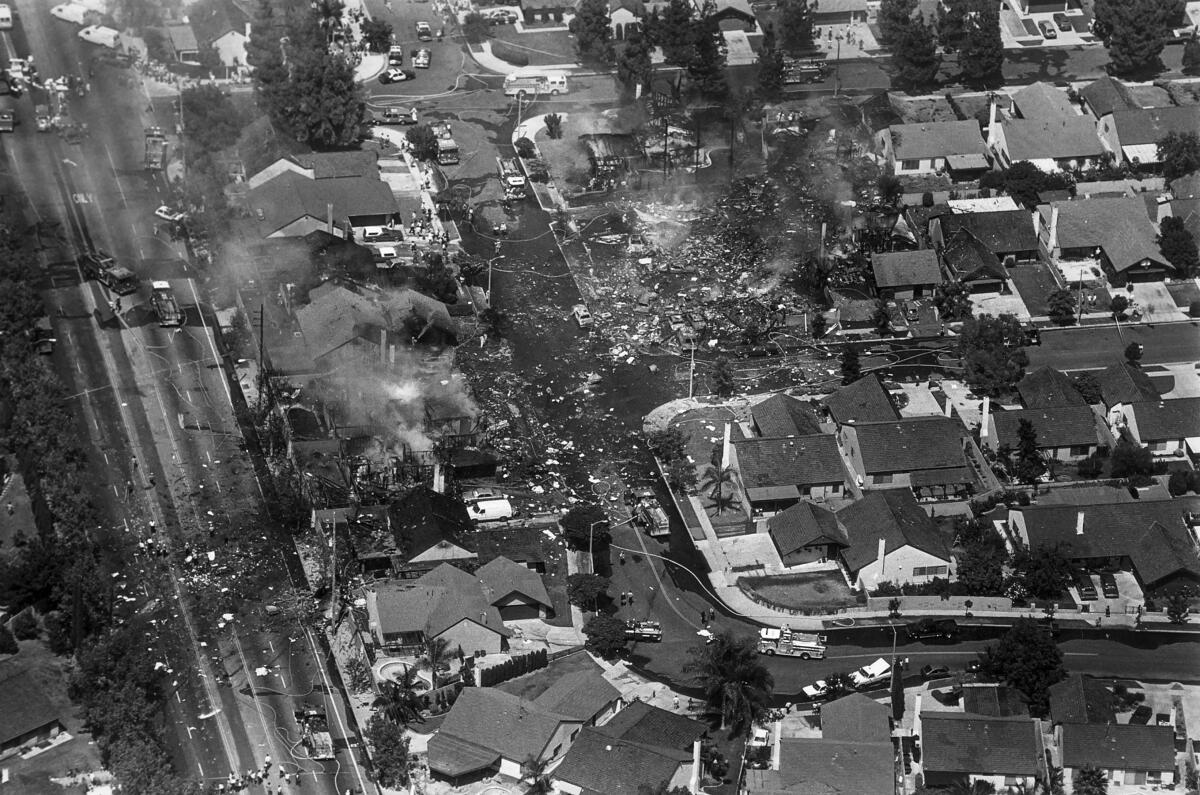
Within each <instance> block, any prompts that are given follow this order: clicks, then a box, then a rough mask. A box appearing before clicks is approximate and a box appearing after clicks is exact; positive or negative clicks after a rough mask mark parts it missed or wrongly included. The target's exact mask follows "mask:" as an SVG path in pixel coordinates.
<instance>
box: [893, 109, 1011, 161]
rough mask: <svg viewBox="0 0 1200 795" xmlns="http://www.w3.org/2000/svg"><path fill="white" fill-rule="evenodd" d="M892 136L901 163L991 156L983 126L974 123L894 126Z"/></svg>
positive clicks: (956, 122) (971, 121) (948, 122)
mask: <svg viewBox="0 0 1200 795" xmlns="http://www.w3.org/2000/svg"><path fill="white" fill-rule="evenodd" d="M888 135H890V136H891V138H892V151H893V152H894V153H895V155H896V159H897V160H927V159H932V158H935V157H947V156H949V155H974V154H979V155H982V154H985V153H986V152H987V144H986V143H985V142H984V140H983V134H982V133H981V132H980V129H979V122H977V121H975V120H974V119H968V120H967V121H934V122H924V123H922V124H893V125H892V126H891V127H889V128H888Z"/></svg>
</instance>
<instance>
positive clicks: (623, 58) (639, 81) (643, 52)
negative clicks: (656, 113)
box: [617, 28, 653, 98]
mask: <svg viewBox="0 0 1200 795" xmlns="http://www.w3.org/2000/svg"><path fill="white" fill-rule="evenodd" d="M652 49H653V47H652V46H651V44H650V40H649V39H648V38H646V37H645V36H643V35H642V32H641V31H640V30H638V29H637V28H634V29H633V30H631V31H630V32H629V33H627V34H626V35H625V46H623V47H622V48H621V52H620V54H619V55H618V56H617V82H619V83H620V84H621V88H622V89H623V90H624V92H625V93H626V95H627V96H629V97H631V98H632V97H633V96H634V95H636V94H637V90H638V87H639V86H640V87H641V88H642V90H643V91H644V90H645V89H646V87H647V86H648V85H649V83H650V75H651V71H652V69H653V65H652V64H651V62H650V52H651V50H652Z"/></svg>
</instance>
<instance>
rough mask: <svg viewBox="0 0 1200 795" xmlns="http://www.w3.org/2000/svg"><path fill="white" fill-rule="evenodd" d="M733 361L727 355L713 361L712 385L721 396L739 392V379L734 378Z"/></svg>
mask: <svg viewBox="0 0 1200 795" xmlns="http://www.w3.org/2000/svg"><path fill="white" fill-rule="evenodd" d="M734 376H735V373H734V370H733V362H731V361H729V359H728V358H727V357H725V356H722V357H721V358H719V359H717V360H716V361H715V362H713V370H712V387H713V391H714V392H716V393H717V394H718V395H719V396H720V397H729V396H730V395H732V394H733V393H735V392H737V381H736V380H735V379H734Z"/></svg>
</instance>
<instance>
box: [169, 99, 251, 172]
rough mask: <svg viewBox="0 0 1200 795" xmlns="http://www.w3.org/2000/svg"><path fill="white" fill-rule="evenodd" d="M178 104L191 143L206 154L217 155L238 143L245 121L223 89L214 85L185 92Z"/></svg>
mask: <svg viewBox="0 0 1200 795" xmlns="http://www.w3.org/2000/svg"><path fill="white" fill-rule="evenodd" d="M179 102H180V104H181V106H182V108H183V127H184V129H185V130H186V131H187V138H188V141H190V142H192V143H194V144H196V145H197V146H199V147H200V148H201V149H203V150H204V151H206V152H218V151H220V150H222V149H226V148H228V147H230V146H233V145H234V144H235V143H237V140H238V138H239V137H240V136H241V133H242V126H243V121H244V119H243V117H242V114H241V113H239V112H238V109H237V108H236V107H235V106H234V104H233V102H232V101H231V100H230V98H229V96H228V95H226V94H225V92H223V91H221V89H220V88H218V87H217V86H215V85H212V84H206V85H201V86H194V87H192V88H185V89H184V90H183V93H182V94H180V96H179ZM189 159H190V158H189Z"/></svg>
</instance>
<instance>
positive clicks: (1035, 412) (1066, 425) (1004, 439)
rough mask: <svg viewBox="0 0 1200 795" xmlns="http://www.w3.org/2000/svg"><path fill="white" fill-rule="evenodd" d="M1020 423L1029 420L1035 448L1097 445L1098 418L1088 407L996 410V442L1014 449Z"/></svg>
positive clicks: (1098, 432) (1017, 439)
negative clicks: (1033, 432)
mask: <svg viewBox="0 0 1200 795" xmlns="http://www.w3.org/2000/svg"><path fill="white" fill-rule="evenodd" d="M1021 420H1029V422H1030V423H1032V424H1033V429H1034V430H1035V431H1037V444H1038V448H1039V449H1042V450H1044V449H1047V448H1051V447H1074V446H1076V445H1097V444H1099V443H1100V436H1099V434H1100V431H1099V423H1100V421H1101V420H1100V417H1099V415H1097V414H1096V412H1095V411H1093V410H1092V407H1091V406H1088V405H1086V404H1085V405H1079V406H1058V407H1055V408H1044V409H1019V410H1017V411H997V412H995V413H993V414H992V421H993V422H994V423H995V424H996V442H997V443H998V444H1001V445H1008V446H1009V447H1010V448H1012V449H1013V450H1015V449H1017V444H1018V442H1019V441H1020V438H1019V437H1018V435H1017V431H1018V430H1019V429H1020V425H1021Z"/></svg>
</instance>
